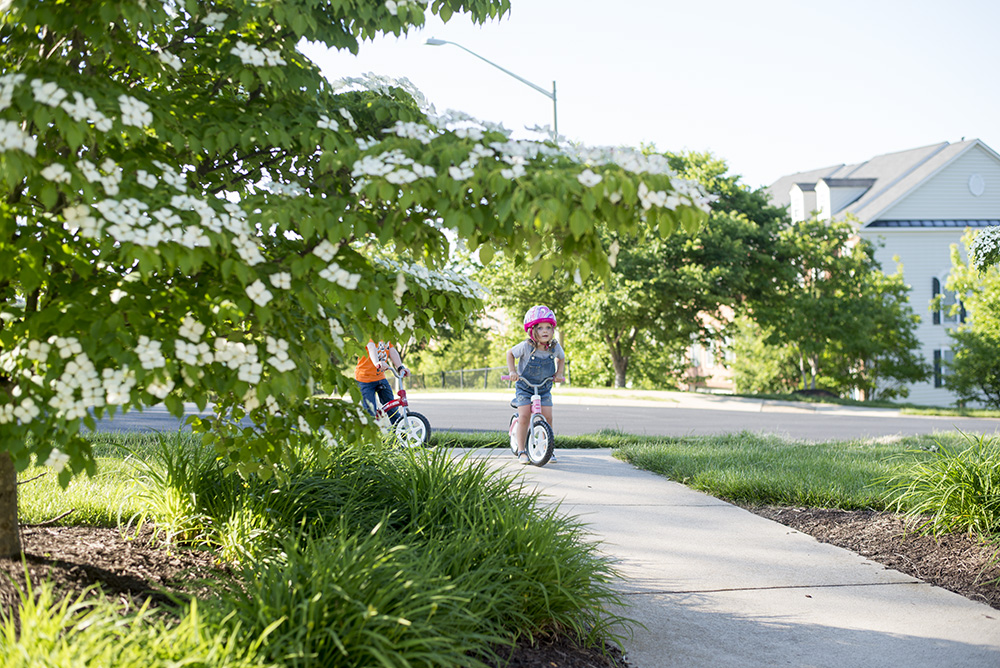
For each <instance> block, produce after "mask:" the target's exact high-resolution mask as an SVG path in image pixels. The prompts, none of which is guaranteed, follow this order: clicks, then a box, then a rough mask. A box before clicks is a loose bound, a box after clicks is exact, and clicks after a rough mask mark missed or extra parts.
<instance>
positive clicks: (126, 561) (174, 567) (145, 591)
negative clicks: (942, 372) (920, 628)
mask: <svg viewBox="0 0 1000 668" xmlns="http://www.w3.org/2000/svg"><path fill="white" fill-rule="evenodd" d="M747 509H748V510H750V511H751V512H754V513H756V514H758V515H761V516H763V517H767V518H769V519H772V520H774V521H777V522H780V523H782V524H785V525H787V526H789V527H792V528H794V529H796V530H798V531H801V532H803V533H807V534H810V535H812V536H814V537H816V538H817V539H818V540H820V541H822V542H827V543H832V544H834V545H838V546H840V547H844V548H847V549H849V550H852V551H854V552H856V553H858V554H861V555H862V556H865V557H867V558H869V559H871V560H872V561H876V562H878V563H881V564H884V565H885V566H887V567H889V568H894V569H896V570H899V571H902V572H904V573H907V574H909V575H913V576H914V577H917V578H920V579H921V580H924V581H926V582H929V583H931V584H934V585H938V586H940V587H944V588H945V589H950V590H951V591H954V592H956V593H959V594H961V595H963V596H965V597H967V598H970V599H972V600H976V601H981V602H984V603H987V604H988V605H990V606H992V607H994V608H997V609H1000V586H998V585H997V584H996V582H995V580H997V579H998V578H1000V565H998V555H997V546H996V545H989V544H983V543H980V542H978V541H977V540H975V539H974V538H971V537H969V536H966V535H962V534H952V535H948V536H943V537H940V538H937V539H935V538H931V537H928V536H922V535H919V534H917V533H915V532H914V531H913V530H912V529H913V527H912V525H908V524H907V522H906V521H905V520H904V519H903V518H901V517H900V516H898V515H894V514H892V513H879V512H873V511H842V510H825V509H818V508H780V507H772V506H764V507H750V508H747ZM22 536H23V546H22V547H23V549H24V553H25V560H24V561H23V562H22V561H21V560H12V559H0V612H8V611H10V610H11V609H12V608H16V606H15V604H16V602H17V600H18V594H17V587H18V586H21V587H23V586H24V582H25V567H26V568H27V572H28V574H29V575H30V576H31V580H32V581H33V582H38V581H41V580H42V579H43V578H46V577H47V578H49V580H51V581H52V582H53V583H54V585H55V587H56V593H57V595H63V594H67V593H69V594H79V593H80V592H82V591H83V590H84V589H86V588H87V587H90V586H93V585H98V584H99V585H100V586H101V589H102V591H103V595H105V596H108V597H111V598H114V599H116V600H118V601H120V602H122V603H124V604H126V605H128V606H135V605H139V604H141V603H142V601H144V600H146V599H152V602H153V603H160V602H163V601H166V600H167V596H166V594H165V593H164V592H168V591H175V592H176V591H185V592H193V593H197V595H199V596H211V592H210V591H209V590H208V589H205V588H204V582H203V579H205V578H217V577H220V576H224V575H226V571H225V570H224V569H220V568H219V567H218V566H217V565H216V564H215V563H214V560H213V556H212V554H211V553H209V552H205V551H198V550H186V549H181V550H173V551H170V550H167V549H165V548H163V547H160V546H156V545H154V544H153V543H152V541H151V535H150V534H149V532H148V531H147V532H145V533H143V534H141V535H139V536H138V537H137V538H135V539H134V540H124V539H123V538H122V535H121V532H119V531H118V530H117V529H95V528H88V527H33V528H25V529H23V533H22ZM991 580H992V581H994V582H991ZM90 595H92V596H96V595H97V594H96V593H93V592H92V593H91V594H90ZM504 665H505V666H506V667H507V668H628V665H629V664H628V662H627V660H626V658H625V657H623V656H622V653H621V652H620V651H619V650H618V649H617V648H615V647H609V648H605V649H604V651H601V650H600V649H595V648H583V647H579V646H578V645H576V644H575V643H573V642H572V641H571V640H570V639H568V638H565V637H561V636H553V637H549V638H536V639H535V642H534V644H530V643H528V642H523V643H521V644H519V645H518V646H517V647H515V648H514V650H513V652H512V653H511V654H510V656H509V657H508V662H507V663H506V664H504ZM495 668H501V667H500V666H496V667H495Z"/></svg>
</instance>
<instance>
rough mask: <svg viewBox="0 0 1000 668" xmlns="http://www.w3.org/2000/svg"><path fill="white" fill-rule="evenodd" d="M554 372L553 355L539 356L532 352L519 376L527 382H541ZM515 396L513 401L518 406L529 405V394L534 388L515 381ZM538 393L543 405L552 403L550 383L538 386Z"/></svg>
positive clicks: (554, 361) (550, 376)
mask: <svg viewBox="0 0 1000 668" xmlns="http://www.w3.org/2000/svg"><path fill="white" fill-rule="evenodd" d="M555 372H556V358H555V356H554V355H549V356H548V357H541V356H538V355H534V354H532V355H531V357H529V358H528V364H527V365H526V366H525V367H524V371H522V372H521V378H524V379H525V380H526V381H528V382H529V383H541V382H542V381H545V380H550V379H551V378H552V376H553V375H554V374H555ZM516 389H517V396H516V397H515V399H514V401H515V402H516V405H518V406H529V405H531V395H532V394H534V390H532V389H531V387H530V386H528V385H524V384H522V383H521V381H517V385H516ZM539 390H540V391H539V393H538V394H539V395H540V396H541V398H542V405H543V406H551V405H552V383H548V384H547V385H545V386H543V387H540V388H539Z"/></svg>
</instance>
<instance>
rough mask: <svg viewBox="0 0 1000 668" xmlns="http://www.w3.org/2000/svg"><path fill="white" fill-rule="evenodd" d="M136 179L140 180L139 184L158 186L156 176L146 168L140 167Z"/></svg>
mask: <svg viewBox="0 0 1000 668" xmlns="http://www.w3.org/2000/svg"><path fill="white" fill-rule="evenodd" d="M135 180H136V181H138V183H139V185H141V186H146V187H147V188H150V189H152V188H155V187H156V182H157V181H156V177H155V176H153V175H152V174H150V173H149V172H147V171H146V170H145V169H140V170H138V171H136V173H135Z"/></svg>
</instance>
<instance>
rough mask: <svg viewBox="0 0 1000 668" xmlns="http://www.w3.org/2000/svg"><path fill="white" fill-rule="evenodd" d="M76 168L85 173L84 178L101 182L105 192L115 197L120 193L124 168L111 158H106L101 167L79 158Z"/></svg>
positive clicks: (91, 181) (92, 181) (93, 181)
mask: <svg viewBox="0 0 1000 668" xmlns="http://www.w3.org/2000/svg"><path fill="white" fill-rule="evenodd" d="M76 168H77V169H79V170H80V172H81V173H82V174H83V178H85V179H87V181H89V182H90V183H100V184H101V186H102V187H103V188H104V192H105V194H107V195H108V196H110V197H114V196H115V195H117V194H118V189H119V186H120V185H121V182H122V176H123V172H122V168H121V167H119V166H118V165H117V164H116V163H115V161H114V160H112V159H111V158H105V160H104V161H103V162H102V163H101V167H100V169H98V168H97V166H96V165H94V163H92V162H91V161H90V160H85V159H84V160H78V161H77V163H76Z"/></svg>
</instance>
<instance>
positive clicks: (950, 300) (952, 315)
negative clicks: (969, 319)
mask: <svg viewBox="0 0 1000 668" xmlns="http://www.w3.org/2000/svg"><path fill="white" fill-rule="evenodd" d="M931 295H932V296H933V297H934V298H935V299H936V298H937V297H938V295H940V296H941V302H940V305H939V307H938V308H937V309H935V310H934V315H933V321H934V324H935V325H940V324H941V323H942V322H943V323H944V324H946V325H954V324H958V323H963V322H965V306H963V305H962V302H961V300H959V298H958V295H957V294H955V291H954V290H949V289H948V288H946V287H944V284H943V283H942V282H941V280H940V279H938V278H932V279H931ZM955 304H958V310H957V311H954V312H952V308H953V307H954V306H955Z"/></svg>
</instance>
